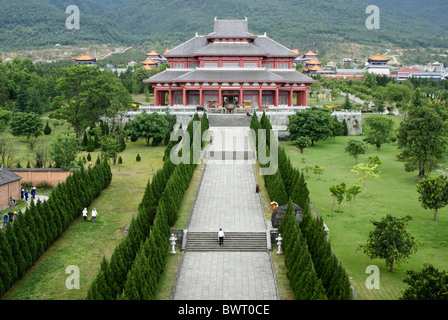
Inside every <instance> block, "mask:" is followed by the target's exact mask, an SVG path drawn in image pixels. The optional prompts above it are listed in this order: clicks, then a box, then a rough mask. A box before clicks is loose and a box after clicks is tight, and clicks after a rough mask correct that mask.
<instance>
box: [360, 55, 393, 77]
mask: <svg viewBox="0 0 448 320" xmlns="http://www.w3.org/2000/svg"><path fill="white" fill-rule="evenodd" d="M389 60H390V58H386V57H385V56H383V55H381V54H375V55H373V56H372V57H370V58H367V59H366V68H365V69H366V71H367V72H370V73H374V74H385V75H389V74H390V66H389V65H388V64H387V63H388V62H389Z"/></svg>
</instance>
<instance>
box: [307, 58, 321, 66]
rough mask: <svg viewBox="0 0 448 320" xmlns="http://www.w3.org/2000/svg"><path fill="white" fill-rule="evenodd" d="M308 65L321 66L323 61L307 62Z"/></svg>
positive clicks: (312, 60) (313, 60)
mask: <svg viewBox="0 0 448 320" xmlns="http://www.w3.org/2000/svg"><path fill="white" fill-rule="evenodd" d="M306 64H314V65H321V64H322V62H321V61H317V60H316V59H315V58H313V59H311V60H310V61H307V62H306Z"/></svg>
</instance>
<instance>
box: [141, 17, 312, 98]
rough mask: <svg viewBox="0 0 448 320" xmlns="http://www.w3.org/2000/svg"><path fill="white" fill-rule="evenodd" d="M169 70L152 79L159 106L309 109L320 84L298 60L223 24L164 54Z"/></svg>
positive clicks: (235, 25)
mask: <svg viewBox="0 0 448 320" xmlns="http://www.w3.org/2000/svg"><path fill="white" fill-rule="evenodd" d="M163 56H164V57H165V58H167V59H168V62H169V64H170V68H168V69H166V70H165V71H163V72H161V73H159V74H157V75H155V76H153V77H151V78H149V79H147V80H144V81H143V82H145V83H149V84H151V85H152V87H153V88H154V105H155V106H162V105H165V99H166V95H168V99H167V100H168V105H170V106H174V105H184V106H186V105H195V106H211V105H219V106H225V104H226V103H233V104H235V105H242V104H243V103H244V104H245V105H248V104H250V105H252V106H254V107H255V106H259V105H272V106H278V105H288V106H293V105H299V106H306V105H307V103H308V101H307V92H308V88H309V86H310V85H311V84H312V83H314V82H316V81H315V80H313V79H311V78H310V77H308V76H305V75H304V74H302V73H300V72H297V71H296V70H295V69H294V68H293V61H294V59H295V58H297V57H298V56H299V55H298V54H297V52H294V51H292V50H290V49H288V48H286V47H284V46H283V45H281V44H279V43H278V42H276V41H274V40H272V39H270V38H269V37H267V36H266V34H264V35H254V34H252V33H249V32H248V24H247V18H245V19H244V20H218V19H216V18H215V21H214V31H213V32H212V33H210V34H208V35H198V34H196V36H195V37H193V38H191V39H190V40H188V41H186V42H184V43H182V44H180V45H179V46H177V47H175V48H173V49H172V50H170V51H168V52H166V53H164V54H163Z"/></svg>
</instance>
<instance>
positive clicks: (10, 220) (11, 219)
mask: <svg viewBox="0 0 448 320" xmlns="http://www.w3.org/2000/svg"><path fill="white" fill-rule="evenodd" d="M8 215H9V222H11V223H12V221H13V220H14V213H12V211H9V212H8Z"/></svg>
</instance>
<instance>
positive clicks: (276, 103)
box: [274, 87, 280, 107]
mask: <svg viewBox="0 0 448 320" xmlns="http://www.w3.org/2000/svg"><path fill="white" fill-rule="evenodd" d="M279 94H280V92H279V89H278V87H277V88H276V89H275V95H274V106H276V107H278V100H279V99H278V97H279Z"/></svg>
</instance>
